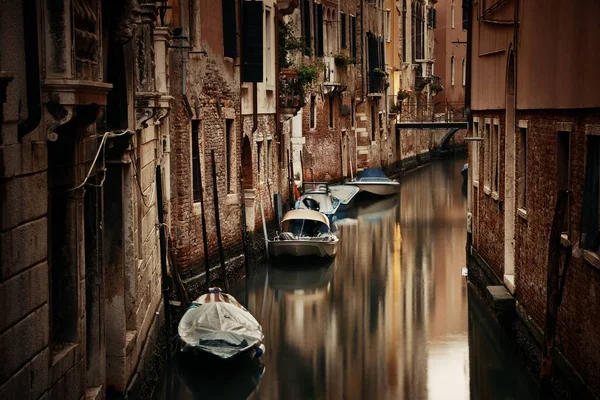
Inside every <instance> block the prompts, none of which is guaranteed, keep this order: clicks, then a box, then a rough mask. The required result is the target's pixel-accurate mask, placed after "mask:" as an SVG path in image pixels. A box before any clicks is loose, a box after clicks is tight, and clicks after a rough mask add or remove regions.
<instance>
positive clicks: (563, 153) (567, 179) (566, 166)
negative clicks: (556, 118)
mask: <svg viewBox="0 0 600 400" xmlns="http://www.w3.org/2000/svg"><path fill="white" fill-rule="evenodd" d="M570 187H571V132H563V131H559V132H558V138H557V149H556V189H557V191H558V190H569V189H570ZM570 210H571V201H570V200H569V201H568V202H567V211H566V213H565V220H564V224H563V230H562V231H563V234H566V235H567V237H568V236H569V231H570V229H569V228H570V214H571V213H570Z"/></svg>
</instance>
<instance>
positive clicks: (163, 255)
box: [155, 165, 171, 359]
mask: <svg viewBox="0 0 600 400" xmlns="http://www.w3.org/2000/svg"><path fill="white" fill-rule="evenodd" d="M155 179H156V207H157V208H158V228H159V230H158V232H159V240H160V271H161V275H162V292H163V302H164V310H165V324H166V329H167V338H169V339H170V338H171V305H170V303H169V292H170V285H169V275H168V272H167V238H166V235H165V210H164V209H163V196H162V171H161V168H160V165H157V166H156V175H155ZM169 344H170V342H169ZM165 350H166V351H165V359H169V357H170V355H171V346H170V345H167V346H166V349H165Z"/></svg>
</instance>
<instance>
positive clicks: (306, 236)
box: [269, 210, 339, 257]
mask: <svg viewBox="0 0 600 400" xmlns="http://www.w3.org/2000/svg"><path fill="white" fill-rule="evenodd" d="M281 227H282V232H281V233H278V234H277V235H276V236H275V238H274V239H273V240H269V254H270V255H271V256H272V257H278V256H282V255H289V256H318V257H335V255H336V253H337V245H338V242H339V239H338V238H337V236H336V235H334V234H333V233H331V228H330V226H329V219H328V218H327V216H325V215H324V214H322V213H320V212H318V211H314V210H291V211H288V212H287V213H286V214H285V215H284V216H283V220H282V221H281Z"/></svg>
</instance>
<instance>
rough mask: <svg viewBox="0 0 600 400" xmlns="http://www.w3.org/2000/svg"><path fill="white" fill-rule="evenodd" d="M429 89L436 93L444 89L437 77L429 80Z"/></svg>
mask: <svg viewBox="0 0 600 400" xmlns="http://www.w3.org/2000/svg"><path fill="white" fill-rule="evenodd" d="M429 89H430V90H431V92H432V93H433V94H436V93H440V92H442V91H443V90H444V86H442V84H441V82H440V81H439V79H438V80H435V81H433V82H431V85H430V86H429Z"/></svg>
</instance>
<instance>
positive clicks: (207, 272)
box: [198, 167, 212, 289]
mask: <svg viewBox="0 0 600 400" xmlns="http://www.w3.org/2000/svg"><path fill="white" fill-rule="evenodd" d="M198 181H199V186H200V220H201V223H202V242H203V243H202V244H203V246H204V274H205V275H206V288H207V289H208V288H210V287H211V286H212V284H211V280H210V263H209V261H208V236H207V234H206V214H205V213H204V183H202V182H203V181H202V167H200V168H198Z"/></svg>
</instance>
